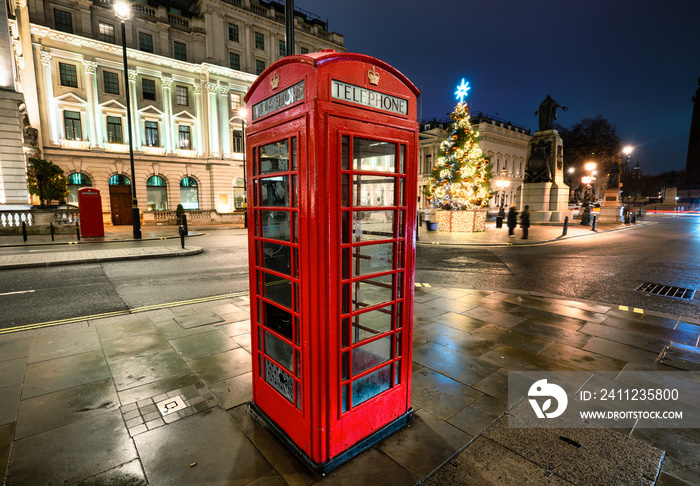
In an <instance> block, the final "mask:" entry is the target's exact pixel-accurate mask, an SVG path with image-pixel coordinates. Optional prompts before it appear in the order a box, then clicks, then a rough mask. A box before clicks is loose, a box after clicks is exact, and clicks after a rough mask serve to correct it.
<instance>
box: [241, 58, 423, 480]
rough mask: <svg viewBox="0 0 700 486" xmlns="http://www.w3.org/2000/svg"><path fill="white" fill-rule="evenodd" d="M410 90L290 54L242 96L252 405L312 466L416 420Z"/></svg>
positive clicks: (388, 72)
mask: <svg viewBox="0 0 700 486" xmlns="http://www.w3.org/2000/svg"><path fill="white" fill-rule="evenodd" d="M418 93H419V91H418V89H417V88H416V87H415V86H414V85H413V84H412V83H411V82H410V81H409V80H408V79H407V78H406V77H405V76H403V75H402V74H401V73H400V72H398V71H397V70H396V69H394V68H393V67H391V66H389V65H388V64H386V63H384V62H382V61H379V60H377V59H374V58H372V57H369V56H365V55H360V54H349V53H336V52H335V51H322V52H320V53H313V54H305V55H300V56H290V57H286V58H284V59H281V60H279V61H277V62H276V63H274V64H272V65H271V66H270V67H269V68H268V69H266V70H265V71H264V72H263V73H262V74H261V75H260V76H259V77H258V79H257V80H256V82H255V83H254V84H253V86H251V88H250V90H249V91H248V93H247V95H246V97H245V101H246V104H247V106H248V107H249V110H248V111H249V113H248V120H247V130H246V134H247V140H246V145H247V159H246V160H247V161H248V167H247V174H246V177H247V183H248V195H249V201H248V221H249V232H248V238H249V243H250V246H249V248H250V250H249V251H250V254H249V256H250V295H251V320H252V341H253V342H252V346H253V402H252V405H251V407H252V410H253V413H255V414H256V415H257V416H258V417H259V418H260V419H261V420H262V421H264V422H266V423H267V424H268V425H269V426H270V428H271V429H272V430H273V431H274V432H275V433H276V435H277V436H278V437H279V438H280V439H281V440H282V441H283V442H285V443H286V444H287V445H288V446H289V447H291V448H292V449H293V451H294V452H295V453H297V455H298V456H299V457H300V458H301V459H302V460H303V461H304V462H305V463H306V464H307V465H308V466H310V467H311V468H312V469H314V470H316V471H320V472H325V471H328V470H330V469H333V468H334V467H337V466H338V465H339V464H342V463H343V462H345V461H347V460H349V459H350V458H352V457H353V456H355V455H356V454H358V453H359V452H361V451H362V450H364V449H366V448H367V447H370V446H371V445H372V444H374V443H375V442H377V441H378V440H381V439H382V438H384V437H386V436H387V435H388V434H390V433H392V432H393V431H395V430H397V429H398V428H400V427H402V426H403V425H405V424H407V423H408V422H410V421H411V420H412V419H413V410H412V408H411V392H410V390H411V381H410V380H411V343H412V334H413V329H412V322H413V287H414V253H415V229H416V226H415V224H416V200H417V199H416V198H417V194H416V192H417V187H416V172H417V153H418V124H417V122H416V96H417V95H418Z"/></svg>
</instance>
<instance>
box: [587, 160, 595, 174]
mask: <svg viewBox="0 0 700 486" xmlns="http://www.w3.org/2000/svg"><path fill="white" fill-rule="evenodd" d="M586 170H587V171H589V172H590V171H592V170H595V162H586Z"/></svg>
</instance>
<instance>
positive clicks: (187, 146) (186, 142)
mask: <svg viewBox="0 0 700 486" xmlns="http://www.w3.org/2000/svg"><path fill="white" fill-rule="evenodd" d="M177 131H178V134H179V135H180V137H179V140H180V142H179V145H180V149H181V150H191V149H192V139H191V137H190V126H189V125H179V127H178V130H177Z"/></svg>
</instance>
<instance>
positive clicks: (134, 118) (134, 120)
mask: <svg viewBox="0 0 700 486" xmlns="http://www.w3.org/2000/svg"><path fill="white" fill-rule="evenodd" d="M128 76H129V97H130V98H131V128H132V130H133V132H134V133H133V137H134V142H133V147H134V150H141V124H140V123H139V105H138V96H137V94H136V77H137V76H138V73H137V72H136V70H135V69H129V73H128Z"/></svg>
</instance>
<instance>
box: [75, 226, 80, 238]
mask: <svg viewBox="0 0 700 486" xmlns="http://www.w3.org/2000/svg"><path fill="white" fill-rule="evenodd" d="M75 236H77V237H78V241H80V225H79V224H78V223H75Z"/></svg>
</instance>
